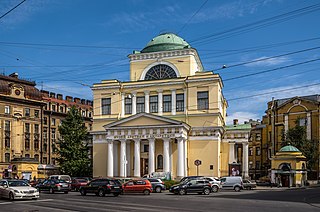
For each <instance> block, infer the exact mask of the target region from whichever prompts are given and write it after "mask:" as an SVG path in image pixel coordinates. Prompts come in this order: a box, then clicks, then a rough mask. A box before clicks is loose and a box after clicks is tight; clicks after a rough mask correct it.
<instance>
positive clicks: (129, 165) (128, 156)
mask: <svg viewBox="0 0 320 212" xmlns="http://www.w3.org/2000/svg"><path fill="white" fill-rule="evenodd" d="M126 145H127V147H126V159H127V166H126V170H127V173H126V176H131V151H130V150H131V145H130V141H128V143H126Z"/></svg>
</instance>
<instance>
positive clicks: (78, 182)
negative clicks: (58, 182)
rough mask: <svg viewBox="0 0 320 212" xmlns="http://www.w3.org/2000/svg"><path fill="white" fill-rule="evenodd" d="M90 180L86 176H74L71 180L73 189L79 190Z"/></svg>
mask: <svg viewBox="0 0 320 212" xmlns="http://www.w3.org/2000/svg"><path fill="white" fill-rule="evenodd" d="M87 183H88V180H87V179H85V178H74V179H72V181H71V190H74V191H79V189H80V187H81V186H85V185H87Z"/></svg>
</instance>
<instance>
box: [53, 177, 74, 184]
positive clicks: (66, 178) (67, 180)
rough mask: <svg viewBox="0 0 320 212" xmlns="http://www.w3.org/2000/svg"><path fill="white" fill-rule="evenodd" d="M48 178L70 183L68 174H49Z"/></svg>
mask: <svg viewBox="0 0 320 212" xmlns="http://www.w3.org/2000/svg"><path fill="white" fill-rule="evenodd" d="M49 179H51V180H54V179H57V180H64V181H66V182H67V183H71V177H70V176H69V175H50V177H49Z"/></svg>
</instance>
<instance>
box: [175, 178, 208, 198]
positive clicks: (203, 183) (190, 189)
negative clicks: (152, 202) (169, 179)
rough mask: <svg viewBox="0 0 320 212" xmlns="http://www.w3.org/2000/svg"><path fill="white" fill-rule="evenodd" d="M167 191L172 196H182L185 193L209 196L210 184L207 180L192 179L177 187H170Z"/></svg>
mask: <svg viewBox="0 0 320 212" xmlns="http://www.w3.org/2000/svg"><path fill="white" fill-rule="evenodd" d="M169 191H170V192H171V193H174V194H180V195H184V194H187V193H198V194H205V195H209V194H210V193H211V192H212V188H211V184H210V182H209V181H207V180H202V179H192V180H188V181H183V182H181V183H180V184H178V185H173V186H171V187H170V189H169Z"/></svg>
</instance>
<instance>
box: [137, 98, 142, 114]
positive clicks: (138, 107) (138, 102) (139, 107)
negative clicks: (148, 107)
mask: <svg viewBox="0 0 320 212" xmlns="http://www.w3.org/2000/svg"><path fill="white" fill-rule="evenodd" d="M143 112H144V96H139V97H137V113H143Z"/></svg>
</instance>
